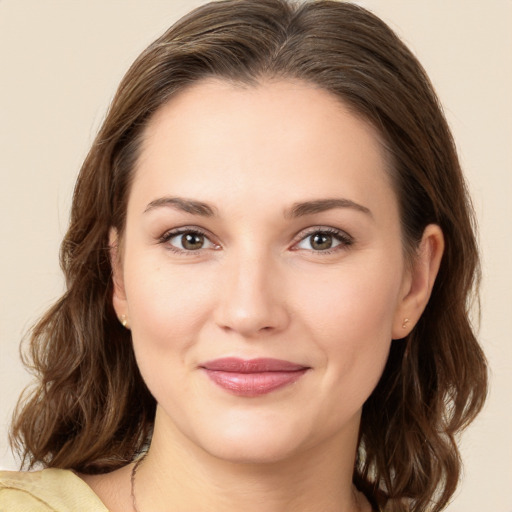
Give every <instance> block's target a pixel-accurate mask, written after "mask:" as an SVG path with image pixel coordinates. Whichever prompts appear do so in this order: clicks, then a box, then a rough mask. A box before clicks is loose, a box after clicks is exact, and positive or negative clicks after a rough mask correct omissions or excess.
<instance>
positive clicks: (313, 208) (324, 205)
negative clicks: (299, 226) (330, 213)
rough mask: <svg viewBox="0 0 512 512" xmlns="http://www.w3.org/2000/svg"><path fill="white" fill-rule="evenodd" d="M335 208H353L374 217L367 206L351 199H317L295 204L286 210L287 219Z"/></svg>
mask: <svg viewBox="0 0 512 512" xmlns="http://www.w3.org/2000/svg"><path fill="white" fill-rule="evenodd" d="M334 208H351V209H354V210H357V211H360V212H362V213H365V214H367V215H369V216H370V217H373V214H372V212H371V210H370V209H369V208H367V207H366V206H363V205H361V204H359V203H356V202H355V201H352V200H351V199H344V198H328V199H315V200H313V201H304V202H299V203H295V204H293V205H292V207H291V208H289V209H288V210H286V212H285V217H291V218H295V217H303V216H305V215H313V214H315V213H322V212H325V211H327V210H332V209H334Z"/></svg>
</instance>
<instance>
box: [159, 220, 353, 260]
mask: <svg viewBox="0 0 512 512" xmlns="http://www.w3.org/2000/svg"><path fill="white" fill-rule="evenodd" d="M185 234H191V235H200V236H203V237H204V238H205V239H206V240H208V241H209V242H210V243H211V244H212V245H214V246H215V248H214V250H217V249H219V248H220V245H219V244H216V243H214V242H212V241H211V240H210V237H211V235H209V234H208V233H206V232H205V231H203V230H201V229H198V228H196V227H194V228H192V227H190V228H189V227H186V226H185V227H182V228H178V229H173V230H171V231H167V232H166V233H164V234H163V235H162V236H161V237H160V238H159V240H158V241H159V243H161V244H166V245H167V248H168V249H169V250H170V251H172V252H174V253H177V254H180V255H186V256H194V255H197V254H198V253H200V252H202V251H203V250H205V249H203V248H200V249H197V250H185V249H179V248H178V247H175V246H173V245H172V244H170V243H169V242H170V240H172V239H173V238H175V237H178V236H180V235H185ZM317 234H321V235H329V236H332V237H333V238H334V239H335V240H337V241H338V242H339V244H338V245H336V246H334V247H333V248H330V249H326V250H314V249H305V250H308V251H310V252H312V253H317V254H321V255H329V254H332V253H334V252H337V251H340V250H344V249H347V248H349V247H350V246H351V245H353V243H354V239H353V238H352V237H351V236H350V235H348V234H347V233H346V232H344V231H341V230H339V229H335V228H331V227H315V228H311V229H309V230H308V231H306V232H305V233H304V232H302V233H300V234H299V235H298V236H297V237H296V239H295V241H294V243H293V245H292V250H294V251H298V250H300V249H298V248H296V246H297V245H298V244H299V243H300V242H302V241H305V240H306V239H307V238H309V237H311V236H313V235H317ZM206 250H210V249H206Z"/></svg>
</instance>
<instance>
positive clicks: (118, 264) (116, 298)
mask: <svg viewBox="0 0 512 512" xmlns="http://www.w3.org/2000/svg"><path fill="white" fill-rule="evenodd" d="M108 246H109V257H110V266H111V267H112V284H113V296H112V304H113V306H114V310H115V311H116V314H117V316H118V317H119V318H121V317H123V316H125V315H126V313H127V304H126V293H125V289H124V277H123V264H122V260H121V253H120V251H121V248H120V247H119V235H118V232H117V230H116V229H115V228H111V229H110V233H109V241H108Z"/></svg>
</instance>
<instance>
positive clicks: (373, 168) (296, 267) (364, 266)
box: [85, 80, 443, 512]
mask: <svg viewBox="0 0 512 512" xmlns="http://www.w3.org/2000/svg"><path fill="white" fill-rule="evenodd" d="M388 166H389V164H388V161H387V157H386V154H385V151H384V149H383V147H382V145H381V144H380V140H379V136H378V134H377V133H376V131H375V130H374V129H373V128H372V127H371V126H370V125H369V124H368V123H366V122H365V121H363V120H361V119H360V118H358V117H356V116H355V115H353V114H351V113H350V112H349V110H348V109H347V108H346V107H345V106H344V105H343V104H342V103H341V102H340V101H339V100H338V99H337V98H335V97H334V96H332V95H330V94H329V93H328V92H326V91H323V90H321V89H319V88H316V87H314V86H312V85H309V84H305V83H300V82H291V81H280V82H264V83H262V84H260V85H259V86H257V87H242V86H239V85H233V84H229V83H227V82H223V81H221V80H208V81H203V82H200V83H198V84H195V85H194V86H192V87H190V88H188V89H186V90H185V91H182V92H181V93H180V94H179V95H177V96H175V97H174V98H173V99H172V100H171V101H170V102H169V103H168V104H167V105H165V106H163V107H162V108H161V109H160V110H159V111H158V112H157V113H156V114H155V116H154V117H153V118H152V119H151V121H150V122H149V124H148V126H147V128H146V133H145V137H144V143H143V147H142V152H141V156H140V158H139V161H138V163H137V167H136V170H135V178H134V182H133V186H132V190H131V192H130V196H129V201H128V209H127V222H126V230H125V232H124V233H123V236H122V239H121V240H120V239H119V236H118V234H117V233H116V232H115V231H112V234H111V246H112V261H113V267H114V285H115V293H114V307H115V309H116V312H117V313H118V315H119V316H121V315H125V316H126V318H127V320H128V327H129V328H130V329H131V331H132V336H133V343H134V349H135V353H136V356H137V361H138V364H139V367H140V370H141V372H142V375H143V377H144V379H145V381H146V383H147V385H148V387H149V389H150V391H151V392H152V394H153V395H154V396H155V398H156V400H157V403H158V407H157V416H156V421H155V431H154V436H153V439H152V444H151V448H150V450H149V453H148V456H147V457H146V459H145V460H144V462H143V463H142V465H141V466H140V469H139V472H138V473H137V487H136V493H137V503H138V508H139V510H140V511H141V512H144V511H149V510H158V511H171V510H172V511H189V510H197V511H199V510H215V511H228V510H230V511H232V510H237V509H239V508H241V507H243V508H244V509H245V510H246V511H263V510H264V511H266V512H274V511H275V512H278V511H279V512H285V511H291V510H293V511H316V512H318V511H345V512H349V511H356V510H370V507H369V504H368V503H367V502H366V500H364V498H362V497H361V495H358V494H357V493H355V492H354V489H353V487H352V484H351V480H352V471H353V464H354V458H355V451H356V447H357V435H358V430H359V423H360V417H361V410H362V406H363V404H364V402H365V400H366V399H367V398H368V396H369V395H370V394H371V392H372V390H373V389H374V387H375V386H376V384H377V382H378V380H379V378H380V375H381V373H382V370H383V368H384V365H385V362H386V359H387V355H388V351H389V347H390V343H391V340H392V339H398V338H402V337H404V336H405V335H406V334H408V332H409V331H410V330H411V329H412V328H413V327H414V324H415V322H416V321H417V320H418V318H419V316H420V315H421V313H422V311H423V309H424V307H425V305H426V303H427V301H428V298H429V295H430V291H431V289H432V286H433V282H434V279H435V276H436V273H437V270H438V267H439V262H440V258H441V255H442V250H443V237H442V233H441V231H440V229H439V228H438V227H437V226H428V227H427V229H426V230H425V233H424V236H423V240H422V242H421V244H420V246H419V247H418V255H417V258H416V259H415V260H414V261H413V262H407V261H406V260H405V256H404V250H403V247H402V242H401V231H400V220H399V213H398V202H397V198H396V196H395V193H394V191H393V189H392V187H391V184H390V179H389V172H388ZM169 198H172V201H169ZM176 198H180V201H181V202H177V201H176ZM331 199H336V200H339V199H342V200H343V201H344V202H343V203H342V204H336V205H333V204H326V203H325V202H324V203H321V204H322V205H323V206H322V207H321V208H318V201H325V200H331ZM183 200H187V201H190V200H193V201H196V202H201V203H204V204H206V205H208V208H209V209H210V210H211V212H209V213H211V215H204V213H205V211H204V207H203V211H184V210H183ZM312 201H316V202H317V204H316V206H317V208H316V209H315V208H311V207H305V206H302V207H301V208H299V209H297V205H298V204H303V203H308V202H309V204H310V202H312ZM180 205H181V206H180ZM310 206H311V205H310ZM328 206H329V207H328ZM187 209H189V210H190V204H189V203H187ZM196 210H197V208H196ZM297 210H299V211H297ZM320 210H321V211H320ZM294 212H295V215H294V214H293V213H294ZM297 213H300V215H297ZM184 227H185V228H187V229H192V230H194V231H199V232H200V233H201V234H202V235H204V237H203V238H201V236H202V235H199V238H198V239H197V238H196V241H198V243H196V245H194V246H193V249H190V247H191V246H184V245H183V240H184V239H183V233H180V234H176V232H173V230H176V229H177V228H184ZM314 233H317V235H318V234H319V233H320V234H323V236H324V240H326V241H327V242H326V243H327V245H329V243H331V244H332V247H331V248H328V249H325V245H324V246H318V245H315V244H314V241H315V240H314V239H313V238H312V235H313V234H314ZM201 244H203V245H202V246H201ZM197 247H200V248H198V249H197ZM405 318H407V319H408V322H406V323H405V327H404V319H405ZM220 357H239V358H243V359H251V358H259V357H270V358H277V359H284V360H287V361H291V362H294V363H298V364H301V365H303V366H307V367H308V368H309V370H308V371H307V372H306V373H305V374H304V375H303V376H302V377H301V378H300V379H299V380H298V381H297V382H296V383H294V384H293V385H290V386H286V387H284V388H281V389H279V390H276V391H273V392H271V393H268V394H265V395H262V396H258V397H240V396H235V395H233V394H231V393H228V392H226V391H225V390H224V389H222V388H219V387H218V386H217V385H216V384H214V383H212V381H211V380H210V379H208V377H207V376H206V375H205V373H204V372H203V371H202V370H201V369H200V365H201V363H203V362H205V361H208V360H212V359H216V358H220ZM130 471H131V466H128V467H126V468H123V469H121V470H119V471H116V472H113V473H111V474H110V475H100V476H95V477H86V478H85V479H86V481H87V482H88V483H89V485H91V487H92V488H93V489H94V490H95V491H96V492H97V494H98V495H99V496H100V498H101V499H102V500H103V502H104V503H105V504H106V505H107V506H108V507H109V508H110V509H111V510H112V511H113V512H116V511H117V510H119V511H121V510H129V509H130V507H131V500H130V487H129V473H130Z"/></svg>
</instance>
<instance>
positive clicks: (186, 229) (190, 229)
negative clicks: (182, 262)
mask: <svg viewBox="0 0 512 512" xmlns="http://www.w3.org/2000/svg"><path fill="white" fill-rule="evenodd" d="M185 233H195V234H199V235H202V236H204V237H205V238H206V239H207V240H208V241H209V242H210V243H211V244H212V245H213V246H214V247H213V248H201V249H197V250H195V251H187V250H185V249H180V248H178V247H176V246H174V245H171V244H167V242H169V240H171V239H172V238H174V237H176V236H179V235H183V234H185ZM214 238H215V237H214V236H213V235H212V234H211V233H210V232H209V231H207V230H205V229H203V228H200V227H199V226H180V227H177V228H172V229H168V230H167V231H166V232H165V233H164V234H163V235H161V236H160V237H158V243H161V244H167V248H168V249H169V250H170V251H172V252H175V253H177V254H183V255H187V256H191V255H194V254H196V255H197V254H199V253H202V252H204V251H211V250H218V249H220V248H221V245H220V244H219V243H218V242H215V241H214V240H213V239H214Z"/></svg>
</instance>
